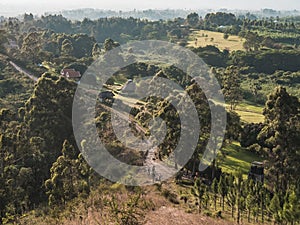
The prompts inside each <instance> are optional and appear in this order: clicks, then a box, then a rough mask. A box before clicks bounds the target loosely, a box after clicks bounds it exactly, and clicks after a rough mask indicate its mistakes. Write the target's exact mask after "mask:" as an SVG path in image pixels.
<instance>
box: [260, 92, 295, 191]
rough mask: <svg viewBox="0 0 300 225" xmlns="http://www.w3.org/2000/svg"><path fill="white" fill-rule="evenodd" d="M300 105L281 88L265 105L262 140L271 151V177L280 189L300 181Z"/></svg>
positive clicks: (264, 145)
mask: <svg viewBox="0 0 300 225" xmlns="http://www.w3.org/2000/svg"><path fill="white" fill-rule="evenodd" d="M299 112H300V103H299V99H298V98H297V97H294V96H291V95H289V94H288V92H287V91H286V89H285V88H283V87H277V88H276V89H275V91H274V92H273V93H272V94H271V95H270V96H269V97H268V100H267V102H266V105H265V109H264V115H265V127H264V128H263V129H262V130H261V132H260V134H259V136H258V138H259V140H260V141H261V143H262V145H263V147H265V148H266V149H267V150H268V154H269V158H268V161H269V164H270V165H269V169H268V172H269V173H268V174H269V177H270V178H271V179H272V181H273V182H274V183H275V184H277V185H276V186H278V188H279V189H280V190H283V191H284V190H286V189H287V186H288V183H290V182H292V181H293V180H294V181H295V180H298V179H299V169H300V165H299V160H300V148H299V146H300V139H299V137H300V114H299Z"/></svg>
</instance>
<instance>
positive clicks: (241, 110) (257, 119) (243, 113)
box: [235, 101, 264, 123]
mask: <svg viewBox="0 0 300 225" xmlns="http://www.w3.org/2000/svg"><path fill="white" fill-rule="evenodd" d="M235 111H236V112H237V114H239V115H240V117H241V121H242V122H247V123H261V122H263V121H264V116H263V114H262V113H263V106H258V105H252V104H250V103H248V102H245V101H244V102H242V103H241V104H239V105H238V106H237V108H236V110H235Z"/></svg>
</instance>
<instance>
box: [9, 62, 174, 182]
mask: <svg viewBox="0 0 300 225" xmlns="http://www.w3.org/2000/svg"><path fill="white" fill-rule="evenodd" d="M9 63H10V64H11V65H12V66H13V67H14V68H15V69H16V70H17V71H18V72H20V73H22V74H24V75H26V76H27V77H29V78H30V79H31V80H33V81H35V82H36V81H37V80H38V77H36V76H34V75H33V74H31V73H30V72H28V71H27V70H25V69H23V68H21V67H20V66H18V65H17V64H16V63H14V62H12V61H9ZM90 92H94V91H90ZM102 106H103V107H104V108H105V109H106V110H108V111H110V112H114V113H116V114H117V115H118V117H119V118H120V119H122V120H126V121H128V120H129V122H134V124H135V129H136V130H137V131H138V132H139V133H142V134H143V135H145V133H146V130H145V128H144V127H142V126H140V125H139V124H138V123H137V122H136V120H135V119H134V117H133V116H131V115H128V114H127V113H123V112H120V111H118V110H115V109H113V108H111V107H108V106H107V105H105V104H102ZM149 142H150V141H148V144H147V146H136V149H140V150H143V149H147V155H146V158H145V161H144V166H146V167H147V168H148V169H149V171H151V174H149V177H148V178H147V179H145V184H147V183H151V179H153V174H152V171H153V168H155V169H154V171H155V172H154V179H155V182H160V179H162V180H165V179H167V178H169V177H172V175H174V174H175V173H176V170H175V168H174V167H172V166H168V165H166V164H165V163H164V162H162V161H160V160H159V159H156V156H155V152H156V151H157V146H154V147H152V148H150V149H149V145H150V144H149ZM157 178H160V179H157Z"/></svg>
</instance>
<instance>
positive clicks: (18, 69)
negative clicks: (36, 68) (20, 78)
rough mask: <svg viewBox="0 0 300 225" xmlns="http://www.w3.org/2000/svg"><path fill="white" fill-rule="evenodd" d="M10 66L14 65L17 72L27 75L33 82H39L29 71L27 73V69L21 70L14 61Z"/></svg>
mask: <svg viewBox="0 0 300 225" xmlns="http://www.w3.org/2000/svg"><path fill="white" fill-rule="evenodd" d="M9 63H10V65H12V66H13V67H14V68H15V69H16V70H17V71H19V72H20V73H23V74H25V75H26V76H27V77H29V78H30V79H31V80H33V81H35V82H36V81H37V80H38V78H37V77H36V76H34V75H32V74H31V73H29V72H28V71H26V70H25V69H23V68H21V67H20V66H18V65H17V64H15V63H14V62H12V61H9Z"/></svg>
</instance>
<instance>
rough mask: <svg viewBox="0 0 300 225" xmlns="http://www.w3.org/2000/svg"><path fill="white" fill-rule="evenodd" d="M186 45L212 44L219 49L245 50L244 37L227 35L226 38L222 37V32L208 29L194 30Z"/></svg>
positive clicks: (200, 45) (196, 46) (201, 45)
mask: <svg viewBox="0 0 300 225" xmlns="http://www.w3.org/2000/svg"><path fill="white" fill-rule="evenodd" d="M189 39H190V41H189V42H188V46H190V47H195V48H198V47H205V46H207V45H214V46H215V47H217V48H219V49H220V50H224V49H227V50H229V51H237V50H242V51H243V50H245V49H244V47H243V43H244V42H245V39H244V38H241V37H239V36H236V35H229V38H228V39H227V40H225V39H224V33H221V32H214V31H208V30H199V31H194V32H193V33H192V35H191V36H190V38H189Z"/></svg>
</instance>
